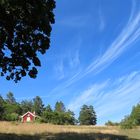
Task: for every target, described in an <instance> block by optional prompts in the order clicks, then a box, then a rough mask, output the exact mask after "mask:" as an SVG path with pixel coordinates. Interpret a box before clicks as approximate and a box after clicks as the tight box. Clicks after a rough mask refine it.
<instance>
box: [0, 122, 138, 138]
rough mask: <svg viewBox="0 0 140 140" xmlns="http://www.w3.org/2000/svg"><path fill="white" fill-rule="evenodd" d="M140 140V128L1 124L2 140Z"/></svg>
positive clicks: (0, 134)
mask: <svg viewBox="0 0 140 140" xmlns="http://www.w3.org/2000/svg"><path fill="white" fill-rule="evenodd" d="M138 139H139V140H140V128H139V127H138V128H135V129H132V130H122V129H120V128H119V127H111V126H110V127H109V126H61V125H51V124H39V123H25V124H23V123H15V122H13V123H11V122H0V140H138Z"/></svg>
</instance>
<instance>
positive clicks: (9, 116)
mask: <svg viewBox="0 0 140 140" xmlns="http://www.w3.org/2000/svg"><path fill="white" fill-rule="evenodd" d="M5 119H6V120H7V121H18V120H19V115H18V114H17V113H11V114H6V116H5Z"/></svg>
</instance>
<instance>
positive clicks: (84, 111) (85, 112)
mask: <svg viewBox="0 0 140 140" xmlns="http://www.w3.org/2000/svg"><path fill="white" fill-rule="evenodd" d="M96 122H97V117H96V113H95V111H94V108H93V106H87V105H83V106H82V108H81V111H80V115H79V123H80V124H81V125H96Z"/></svg>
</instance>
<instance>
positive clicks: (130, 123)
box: [121, 116, 137, 129]
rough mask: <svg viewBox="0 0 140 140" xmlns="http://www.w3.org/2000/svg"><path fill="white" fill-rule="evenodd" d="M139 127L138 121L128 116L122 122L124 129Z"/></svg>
mask: <svg viewBox="0 0 140 140" xmlns="http://www.w3.org/2000/svg"><path fill="white" fill-rule="evenodd" d="M136 126H137V121H136V120H135V119H132V118H131V117H130V116H126V117H125V118H124V119H123V120H122V122H121V128H122V129H132V128H135V127H136Z"/></svg>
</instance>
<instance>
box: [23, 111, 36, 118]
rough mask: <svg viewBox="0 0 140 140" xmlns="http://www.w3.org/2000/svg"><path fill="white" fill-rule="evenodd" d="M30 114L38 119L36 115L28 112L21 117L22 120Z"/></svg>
mask: <svg viewBox="0 0 140 140" xmlns="http://www.w3.org/2000/svg"><path fill="white" fill-rule="evenodd" d="M28 113H29V114H31V115H32V116H34V117H36V115H35V114H33V113H32V112H30V111H28V112H27V113H25V114H23V115H22V116H21V118H23V117H24V116H26V115H27V114H28Z"/></svg>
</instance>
